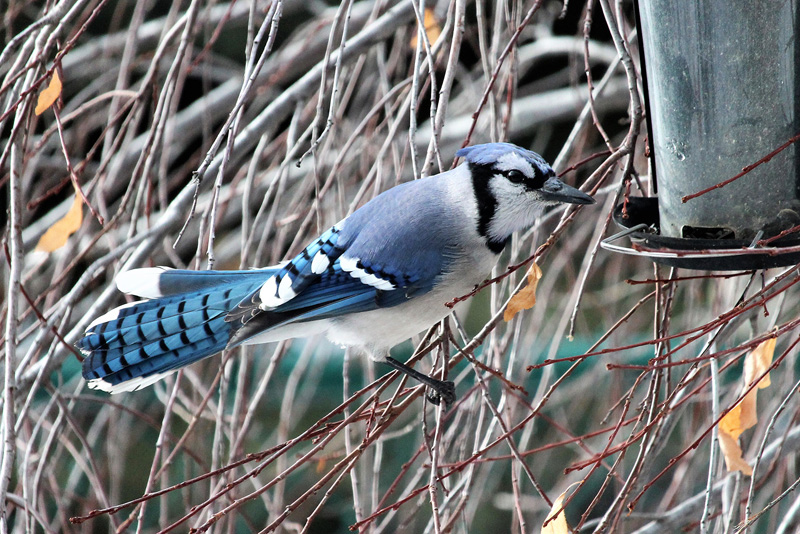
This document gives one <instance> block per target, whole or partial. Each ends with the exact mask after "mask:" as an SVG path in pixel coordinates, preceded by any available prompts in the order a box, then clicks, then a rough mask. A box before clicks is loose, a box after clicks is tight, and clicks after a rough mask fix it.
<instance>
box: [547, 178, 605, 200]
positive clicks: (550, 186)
mask: <svg viewBox="0 0 800 534" xmlns="http://www.w3.org/2000/svg"><path fill="white" fill-rule="evenodd" d="M539 192H540V193H541V195H542V197H544V199H545V200H550V201H553V202H563V203H566V204H594V202H595V201H594V199H593V198H592V197H590V196H589V195H587V194H586V193H584V192H583V191H580V190H578V189H575V188H574V187H571V186H569V185H567V184H565V183H564V182H562V181H561V180H559V179H558V178H556V177H555V176H552V177H550V178H548V179H547V181H546V182H545V183H544V185H543V186H542V188H541V189H539Z"/></svg>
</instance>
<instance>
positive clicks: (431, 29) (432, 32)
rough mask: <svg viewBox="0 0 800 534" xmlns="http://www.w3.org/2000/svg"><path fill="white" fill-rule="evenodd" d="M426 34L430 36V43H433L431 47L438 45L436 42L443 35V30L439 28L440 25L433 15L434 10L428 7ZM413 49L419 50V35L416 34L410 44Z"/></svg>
mask: <svg viewBox="0 0 800 534" xmlns="http://www.w3.org/2000/svg"><path fill="white" fill-rule="evenodd" d="M424 23H425V33H426V34H427V35H428V42H429V43H431V46H433V45H434V44H436V41H437V40H438V39H439V36H440V35H441V34H442V28H440V27H439V23H438V22H436V16H435V15H434V13H433V9H431V8H429V7H426V8H425V19H424ZM409 44H410V45H411V48H414V49H416V48H417V34H414V37H412V38H411V42H410V43H409Z"/></svg>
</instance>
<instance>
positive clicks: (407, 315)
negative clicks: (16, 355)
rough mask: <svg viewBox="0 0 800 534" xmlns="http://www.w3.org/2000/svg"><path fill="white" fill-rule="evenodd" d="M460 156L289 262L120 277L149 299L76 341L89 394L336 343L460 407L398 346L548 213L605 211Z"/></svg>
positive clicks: (499, 153) (585, 198) (533, 168)
mask: <svg viewBox="0 0 800 534" xmlns="http://www.w3.org/2000/svg"><path fill="white" fill-rule="evenodd" d="M456 156H457V157H458V158H463V162H462V163H461V164H460V165H458V166H456V167H454V168H452V169H451V170H448V171H445V172H442V173H440V174H437V175H432V176H427V177H423V178H419V179H416V180H412V181H408V182H405V183H402V184H400V185H397V186H395V187H393V188H390V189H388V190H386V191H384V192H383V193H381V194H379V195H377V196H376V197H374V198H373V199H372V200H370V201H369V202H367V203H365V204H364V205H363V206H361V207H360V208H359V209H357V210H355V211H354V212H353V213H352V214H350V215H349V216H348V217H346V218H344V219H343V220H341V221H339V222H338V223H336V224H334V225H333V226H332V227H331V228H330V229H328V230H327V231H325V232H324V233H323V234H322V235H320V236H319V237H318V238H317V239H315V240H314V241H312V242H311V243H310V244H309V245H308V246H307V247H306V248H305V249H303V250H302V251H301V252H300V253H299V254H298V255H297V256H295V257H293V258H292V259H290V260H288V261H286V262H284V263H282V264H279V265H274V266H270V267H265V268H257V269H250V270H238V271H213V270H207V271H194V270H180V269H170V268H166V267H145V268H138V269H132V270H128V271H124V272H122V273H120V274H118V275H117V277H116V284H117V288H118V289H119V290H120V291H121V292H123V293H127V294H130V295H133V296H136V297H139V298H141V299H143V300H138V301H135V302H130V303H128V304H125V305H123V306H120V307H118V308H116V309H113V310H111V311H109V312H107V313H105V314H103V315H102V316H100V317H98V318H96V319H95V320H94V321H92V322H91V323H90V324H89V326H88V327H87V328H86V332H85V334H84V336H83V337H82V338H81V339H80V340H79V341H78V342H77V344H76V345H77V348H78V349H79V350H80V351H81V352H82V353H83V355H84V360H83V364H82V375H83V377H84V378H85V379H86V380H87V383H88V386H89V388H92V389H98V390H101V391H106V392H109V393H112V394H114V393H120V392H125V391H135V390H139V389H141V388H143V387H145V386H148V385H151V384H153V383H155V382H157V381H158V380H160V379H162V378H164V377H165V376H167V375H169V374H171V373H173V372H174V371H176V370H178V369H180V368H182V367H184V366H186V365H189V364H191V363H193V362H196V361H198V360H201V359H203V358H206V357H209V356H212V355H214V354H216V353H218V352H221V351H223V350H226V349H231V348H233V347H237V346H240V345H248V344H257V343H268V342H274V341H280V340H284V339H289V338H297V337H310V336H314V335H319V334H324V335H325V336H326V337H327V338H328V339H329V340H330V341H332V342H333V343H335V344H337V345H340V346H344V347H353V348H356V349H359V350H361V351H364V352H366V353H368V354H369V356H370V357H371V359H372V360H374V361H377V362H383V363H385V364H388V365H389V366H390V367H392V368H394V369H396V370H398V371H401V372H402V373H405V374H407V375H409V376H410V377H412V378H414V379H416V380H418V381H419V382H421V383H422V384H425V385H426V386H427V387H428V388H430V392H429V394H428V398H429V399H430V400H431V401H432V402H433V403H434V404H438V403H439V400H440V399H441V400H444V401H445V404H446V405H449V404H451V403H452V402H453V401H454V400H455V398H456V396H455V387H454V384H453V382H451V381H446V380H438V379H435V378H433V377H431V376H428V375H425V374H423V373H421V372H419V371H416V370H415V369H413V368H412V367H410V366H407V365H406V364H403V363H401V362H400V361H398V360H395V359H394V358H392V357H391V355H390V349H391V348H392V347H394V346H395V345H397V344H399V343H401V342H403V341H405V340H407V339H409V338H411V337H412V336H414V335H416V334H418V333H420V332H421V331H423V330H425V329H427V328H429V327H430V326H432V325H434V324H435V323H437V322H438V321H440V320H442V319H444V318H445V317H446V316H447V315H448V314H449V312H450V309H449V308H448V307H447V306H446V303H448V302H449V301H451V300H452V299H454V298H456V297H460V296H463V295H465V294H468V293H469V292H470V291H472V290H473V289H474V288H475V287H476V286H477V284H479V283H480V282H482V281H484V280H485V279H486V278H487V277H488V276H489V275H490V274H491V271H492V268H493V267H494V265H495V264H496V263H497V261H498V259H499V257H500V255H501V252H502V251H503V249H504V248H505V247H506V245H507V244H508V242H509V241H510V239H511V236H512V234H514V232H518V231H520V230H524V229H526V228H529V227H530V226H532V225H533V224H534V222H535V221H536V219H537V218H538V217H539V216H540V215H541V214H542V212H543V210H544V209H545V208H546V207H548V206H554V205H558V204H592V203H594V199H593V198H592V197H591V196H589V195H588V194H586V193H584V192H582V191H580V190H579V189H577V188H575V187H572V186H569V185H567V184H566V183H564V182H562V181H561V180H559V179H558V178H557V176H556V173H555V171H554V170H553V168H552V167H551V166H550V165H549V164H548V163H547V162H546V161H545V160H544V159H543V158H542V156H540V155H539V154H537V153H535V152H532V151H530V150H527V149H524V148H521V147H519V146H516V145H513V144H510V143H486V144H478V145H473V146H468V147H465V148H462V149H460V150H459V151H458V152H457V153H456Z"/></svg>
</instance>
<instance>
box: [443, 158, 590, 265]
mask: <svg viewBox="0 0 800 534" xmlns="http://www.w3.org/2000/svg"><path fill="white" fill-rule="evenodd" d="M456 155H457V156H459V157H463V158H464V159H465V160H466V165H468V166H469V170H470V175H471V177H472V185H473V188H474V189H475V198H476V200H477V203H478V215H479V217H478V218H479V221H478V232H479V233H480V234H481V235H483V236H484V237H486V239H487V241H488V243H489V247H490V248H493V249H498V250H499V249H502V247H503V245H504V244H505V242H506V241H507V240H508V238H509V237H511V234H513V233H514V232H516V231H518V230H522V229H525V228H528V227H530V226H531V225H532V224H533V223H534V221H535V220H536V218H537V217H538V216H539V215H541V213H542V210H544V208H545V207H547V206H553V205H556V204H593V203H594V199H593V198H592V197H590V196H589V195H587V194H586V193H584V192H583V191H579V190H578V189H576V188H574V187H571V186H569V185H567V184H565V183H564V182H562V181H561V180H559V179H558V178H556V173H555V171H554V170H553V169H552V167H550V165H548V164H547V162H546V161H545V160H544V159H543V158H542V157H541V156H540V155H539V154H537V153H535V152H531V151H530V150H525V149H524V148H520V147H518V146H516V145H512V144H510V143H487V144H483V145H474V146H470V147H466V148H462V149H461V150H459V151H458V152H457V153H456Z"/></svg>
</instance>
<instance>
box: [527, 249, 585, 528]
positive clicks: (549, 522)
mask: <svg viewBox="0 0 800 534" xmlns="http://www.w3.org/2000/svg"><path fill="white" fill-rule="evenodd" d="M534 265H535V264H534ZM575 484H577V482H575V483H574V484H570V486H569V487H568V488H567V489H566V490H564V493H562V494H561V495H559V496H558V498H557V499H556V500H555V501H554V502H553V507H552V508H551V509H550V513H549V514H547V517H546V518H545V520H544V523H543V524H542V531H541V534H569V533H570V530H569V525H568V524H567V518H566V516H564V497H565V496H566V495H567V492H568V491H569V490H570V489H571V488H572V487H573V486H574V485H575Z"/></svg>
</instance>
